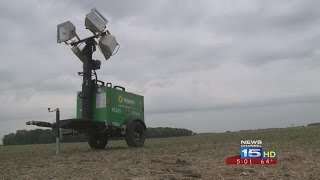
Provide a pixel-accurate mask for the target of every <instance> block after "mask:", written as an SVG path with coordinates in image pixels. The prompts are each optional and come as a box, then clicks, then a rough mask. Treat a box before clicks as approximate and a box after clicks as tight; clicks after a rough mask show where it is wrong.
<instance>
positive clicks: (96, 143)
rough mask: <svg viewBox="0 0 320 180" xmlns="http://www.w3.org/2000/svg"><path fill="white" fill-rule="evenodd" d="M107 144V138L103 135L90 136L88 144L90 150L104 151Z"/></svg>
mask: <svg viewBox="0 0 320 180" xmlns="http://www.w3.org/2000/svg"><path fill="white" fill-rule="evenodd" d="M107 143H108V138H107V137H105V136H103V135H90V136H89V140H88V144H89V146H90V148H91V149H104V148H105V147H106V145H107Z"/></svg>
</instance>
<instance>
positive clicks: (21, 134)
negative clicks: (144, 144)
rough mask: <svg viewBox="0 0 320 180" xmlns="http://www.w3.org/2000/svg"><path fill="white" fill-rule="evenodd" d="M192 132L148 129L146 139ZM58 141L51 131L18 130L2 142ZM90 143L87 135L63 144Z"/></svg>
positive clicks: (63, 140) (163, 128)
mask: <svg viewBox="0 0 320 180" xmlns="http://www.w3.org/2000/svg"><path fill="white" fill-rule="evenodd" d="M192 133H193V132H192V131H190V130H188V129H181V128H169V127H158V128H148V129H147V131H146V134H145V135H146V138H166V137H179V136H191V135H192ZM55 139H56V133H55V131H52V130H51V129H34V130H17V132H16V133H10V134H7V135H4V137H3V138H2V142H3V145H4V146H7V145H23V144H49V143H54V142H55ZM86 141H88V139H87V136H86V135H85V134H79V135H77V136H63V138H62V139H61V142H86Z"/></svg>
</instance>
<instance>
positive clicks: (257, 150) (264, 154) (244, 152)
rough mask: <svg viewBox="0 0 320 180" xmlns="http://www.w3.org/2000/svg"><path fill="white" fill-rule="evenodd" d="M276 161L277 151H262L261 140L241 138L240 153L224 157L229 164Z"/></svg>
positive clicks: (272, 162) (269, 162) (267, 163)
mask: <svg viewBox="0 0 320 180" xmlns="http://www.w3.org/2000/svg"><path fill="white" fill-rule="evenodd" d="M277 162H278V161H277V153H276V152H275V151H263V148H262V140H241V141H240V155H237V156H233V157H229V158H227V159H226V163H227V164H229V165H231V164H236V165H241V164H246V165H254V164H261V165H271V164H277Z"/></svg>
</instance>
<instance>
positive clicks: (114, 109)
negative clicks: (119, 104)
mask: <svg viewBox="0 0 320 180" xmlns="http://www.w3.org/2000/svg"><path fill="white" fill-rule="evenodd" d="M111 111H112V112H113V113H121V109H120V108H111Z"/></svg>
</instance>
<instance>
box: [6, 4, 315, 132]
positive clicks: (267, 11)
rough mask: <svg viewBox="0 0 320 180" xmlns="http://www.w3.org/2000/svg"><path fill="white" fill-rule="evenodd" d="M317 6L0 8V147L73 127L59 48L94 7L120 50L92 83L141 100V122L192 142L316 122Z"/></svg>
mask: <svg viewBox="0 0 320 180" xmlns="http://www.w3.org/2000/svg"><path fill="white" fill-rule="evenodd" d="M319 6H320V2H319V1H316V0H314V1H312V0H310V1H301V0H299V1H294V0H288V1H280V0H278V1H267V0H266V1H253V0H252V1H227V0H221V1H212V0H208V1H186V0H183V1H182V0H181V1H178V0H175V1H174V0H168V1H148V0H145V1H120V0H119V1H105V0H103V1H84V0H83V1H67V0H64V1H53V0H52V1H50V0H49V1H35V0H30V1H14V0H2V1H0V24H1V30H0V31H1V33H0V39H1V43H0V83H1V85H0V102H1V103H0V137H2V136H3V135H5V134H8V133H10V132H15V131H16V130H18V129H34V128H36V127H32V126H31V127H28V126H26V125H25V122H26V121H28V120H41V121H50V122H53V121H54V118H55V116H54V114H49V113H48V112H47V108H48V107H51V108H55V107H59V108H60V109H61V118H62V119H64V118H72V117H75V111H76V105H75V104H76V92H77V91H79V90H80V89H81V83H82V78H81V77H80V76H78V75H77V72H79V71H82V64H81V62H80V61H79V60H78V59H77V57H76V56H75V55H74V54H73V53H72V51H71V49H70V46H66V45H65V44H63V43H61V44H57V43H56V25H57V24H59V23H62V22H64V21H67V20H70V21H71V22H72V23H73V24H74V25H75V26H76V27H77V34H78V35H79V36H80V37H82V38H84V37H87V36H89V35H91V33H90V31H88V30H86V29H85V28H84V17H85V15H86V14H87V13H88V12H89V11H90V9H91V8H93V7H97V8H98V9H99V10H100V12H101V13H102V14H103V15H104V16H105V17H106V18H107V19H108V20H109V23H108V25H107V29H109V30H110V32H111V33H112V34H113V35H114V36H115V37H116V38H117V40H118V42H119V44H120V45H121V48H120V50H119V52H118V54H117V55H115V56H113V57H112V58H111V59H109V60H108V61H105V60H103V59H104V58H103V56H102V54H101V53H100V52H99V51H96V52H95V54H94V58H95V59H101V60H102V68H101V70H99V71H98V76H99V79H101V80H104V81H106V82H112V83H113V84H114V85H121V86H124V87H126V89H127V90H128V91H131V92H134V93H138V94H141V95H144V97H145V110H146V112H145V117H146V124H147V126H150V127H155V126H170V127H181V128H188V129H191V130H193V131H196V132H223V131H227V130H231V131H233V130H241V129H256V128H270V127H287V126H291V125H292V124H294V125H306V124H308V123H312V122H319V121H320V84H319V77H320V45H319V42H320V26H319V24H320V11H319Z"/></svg>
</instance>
